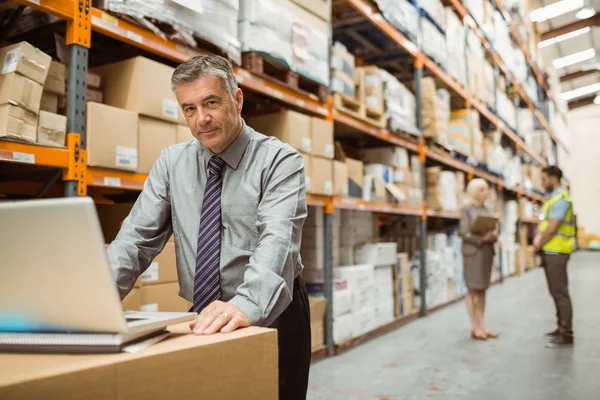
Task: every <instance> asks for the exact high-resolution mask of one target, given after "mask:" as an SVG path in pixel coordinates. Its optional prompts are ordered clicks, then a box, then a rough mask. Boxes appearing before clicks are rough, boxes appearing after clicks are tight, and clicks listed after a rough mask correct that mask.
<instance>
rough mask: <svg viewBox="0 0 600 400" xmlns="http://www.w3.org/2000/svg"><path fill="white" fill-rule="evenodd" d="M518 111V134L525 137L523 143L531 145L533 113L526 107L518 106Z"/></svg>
mask: <svg viewBox="0 0 600 400" xmlns="http://www.w3.org/2000/svg"><path fill="white" fill-rule="evenodd" d="M518 113H519V115H518V118H517V124H518V126H517V132H519V135H521V136H523V137H524V138H526V140H525V143H527V145H531V141H532V140H531V137H532V136H531V134H532V132H533V131H534V122H533V119H534V116H533V113H532V112H531V110H530V109H528V108H519V109H518Z"/></svg>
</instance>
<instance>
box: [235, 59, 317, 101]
mask: <svg viewBox="0 0 600 400" xmlns="http://www.w3.org/2000/svg"><path fill="white" fill-rule="evenodd" d="M242 68H244V69H246V70H248V71H250V72H252V73H253V74H255V75H258V76H260V77H262V78H265V79H269V80H272V81H275V82H277V83H279V84H281V85H283V86H285V87H287V88H289V89H291V90H294V91H296V92H299V93H301V94H304V95H306V96H310V97H314V98H316V99H318V100H319V102H321V103H327V96H328V88H327V86H325V85H323V84H321V83H318V82H315V81H313V80H312V79H309V78H307V77H305V76H302V75H300V74H298V73H297V72H295V71H292V70H291V69H290V68H289V67H288V66H287V65H283V64H281V63H279V62H277V61H275V60H273V59H271V58H269V57H268V56H266V55H263V54H260V53H257V52H254V51H249V52H246V53H243V54H242Z"/></svg>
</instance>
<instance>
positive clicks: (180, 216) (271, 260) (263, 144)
mask: <svg viewBox="0 0 600 400" xmlns="http://www.w3.org/2000/svg"><path fill="white" fill-rule="evenodd" d="M213 155H214V153H213V152H212V151H211V150H209V149H207V148H204V147H203V146H202V145H201V144H200V142H199V141H198V140H196V139H193V140H191V141H189V142H186V143H181V144H177V145H174V146H171V147H169V148H167V149H165V150H163V151H162V153H161V155H160V157H159V158H158V160H157V161H156V162H155V164H154V166H153V168H152V171H151V172H150V175H149V176H148V179H147V180H146V182H145V184H144V189H143V191H142V193H141V194H140V196H139V198H138V200H137V201H136V203H135V205H134V206H133V209H132V210H131V213H130V214H129V216H128V217H127V218H126V219H125V221H124V222H123V225H122V227H121V230H120V232H119V234H118V235H117V237H116V239H115V241H114V242H112V244H111V245H110V247H109V248H108V250H107V252H108V258H109V261H110V264H111V267H112V272H113V277H114V279H115V281H116V282H117V286H118V288H119V292H120V294H121V298H124V297H125V296H126V295H127V293H128V292H129V291H130V290H131V288H132V287H133V285H134V283H135V281H136V280H137V278H138V276H139V275H140V274H141V273H143V272H144V271H145V270H146V269H147V268H148V266H149V265H150V263H151V262H152V260H153V259H154V257H155V256H156V255H157V254H158V253H160V252H161V251H162V248H163V247H164V245H165V243H166V242H167V240H168V239H169V237H170V236H171V234H173V235H174V237H175V251H176V258H177V270H178V276H179V286H180V290H179V295H180V296H181V297H183V298H185V299H187V300H189V301H193V291H194V290H193V286H194V274H195V266H196V247H197V242H198V232H199V227H200V214H201V210H202V199H203V197H204V187H205V185H206V180H207V177H208V173H207V172H208V171H207V168H208V160H209V159H210V157H212V156H213ZM220 157H221V158H222V159H223V160H224V161H225V162H226V165H225V167H224V169H223V188H222V193H221V209H222V230H221V263H220V268H221V293H222V300H223V301H226V302H229V303H230V304H232V305H234V306H236V307H238V308H239V309H240V310H242V311H243V312H245V313H246V314H247V315H248V317H249V318H250V321H251V323H252V324H253V325H258V326H269V325H271V324H272V323H273V322H274V321H275V320H276V319H277V317H278V316H279V315H280V314H281V313H282V312H283V311H284V310H285V308H286V307H287V306H288V305H289V304H290V303H291V301H292V294H293V288H294V279H295V278H296V277H298V276H299V275H300V274H301V272H302V268H303V267H302V262H301V260H300V256H299V252H300V241H301V237H302V226H303V224H304V220H305V218H306V213H307V210H306V194H305V182H304V160H303V158H302V156H301V155H300V154H299V153H298V152H297V151H296V150H294V149H293V148H292V147H290V146H289V145H287V144H284V143H281V142H280V141H279V140H278V139H276V138H274V137H268V136H265V135H263V134H261V133H258V132H256V131H254V130H253V129H252V128H250V127H248V126H247V125H246V123H245V122H243V128H242V131H241V133H240V135H239V136H238V138H237V139H236V140H235V141H234V142H233V143H232V144H231V145H230V146H229V147H228V148H227V149H226V150H225V151H224V152H223V153H222V154H220Z"/></svg>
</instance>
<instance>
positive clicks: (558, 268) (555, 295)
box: [542, 254, 573, 338]
mask: <svg viewBox="0 0 600 400" xmlns="http://www.w3.org/2000/svg"><path fill="white" fill-rule="evenodd" d="M569 258H570V256H569V255H568V254H544V255H543V256H542V261H543V264H544V270H545V271H546V280H547V281H548V290H549V291H550V295H551V296H552V299H554V305H555V306H556V317H557V319H558V331H559V332H560V334H561V335H562V336H564V337H566V338H571V337H573V307H572V305H571V297H570V296H569V277H568V275H567V264H568V262H569Z"/></svg>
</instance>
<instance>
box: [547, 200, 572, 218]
mask: <svg viewBox="0 0 600 400" xmlns="http://www.w3.org/2000/svg"><path fill="white" fill-rule="evenodd" d="M570 205H571V204H570V203H569V202H568V201H566V200H565V199H559V200H557V201H556V202H555V203H554V204H553V205H552V207H551V208H550V212H549V213H548V218H549V219H560V220H563V219H565V217H566V216H567V212H568V211H569V207H570Z"/></svg>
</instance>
